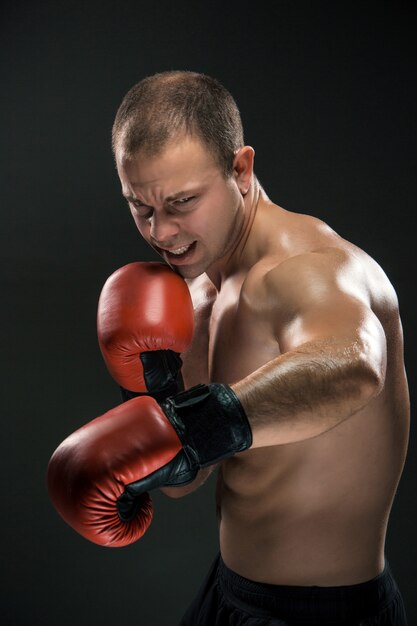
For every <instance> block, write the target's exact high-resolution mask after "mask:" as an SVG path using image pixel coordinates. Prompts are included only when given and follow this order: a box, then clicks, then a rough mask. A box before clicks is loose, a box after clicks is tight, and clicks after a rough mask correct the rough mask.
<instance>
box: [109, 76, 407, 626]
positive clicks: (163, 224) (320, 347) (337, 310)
mask: <svg viewBox="0 0 417 626" xmlns="http://www.w3.org/2000/svg"><path fill="white" fill-rule="evenodd" d="M113 148H114V153H115V159H116V164H117V169H118V174H119V177H120V180H121V185H122V193H123V195H124V196H125V197H126V199H127V201H128V203H129V207H130V210H131V213H132V216H133V219H134V221H135V223H136V226H137V228H138V230H139V232H140V234H141V235H142V237H143V238H144V239H145V240H146V241H147V242H148V243H149V244H150V245H151V246H152V247H153V248H154V249H155V250H156V251H157V252H158V253H159V254H160V255H161V256H162V258H163V259H164V261H165V262H166V263H167V264H168V265H169V266H171V267H172V268H173V269H174V270H175V271H176V272H177V273H178V274H179V275H181V276H182V277H183V278H185V279H186V282H187V283H188V286H189V290H190V293H191V296H192V301H193V306H194V315H195V332H194V337H193V340H192V343H191V346H190V347H189V349H188V350H187V351H186V352H185V353H183V354H182V359H183V368H182V374H183V378H184V383H185V389H188V388H190V387H194V386H195V385H198V384H201V383H205V384H208V385H209V386H210V384H211V383H213V382H216V383H222V384H225V385H226V386H227V387H228V388H230V389H231V390H232V391H233V392H234V393H235V394H236V396H237V399H238V401H239V403H240V405H241V407H243V411H244V414H245V415H246V417H247V420H248V422H249V425H250V437H251V441H247V443H246V445H244V448H246V449H244V451H242V452H238V453H236V454H229V455H227V458H225V460H221V461H220V462H219V463H216V464H212V465H210V466H209V467H205V468H203V469H200V471H199V473H198V475H197V476H196V477H195V478H194V480H193V481H192V482H190V483H188V484H186V485H182V486H181V481H178V484H179V486H172V487H167V486H166V484H167V482H165V483H164V481H163V479H162V480H159V482H158V481H157V482H156V484H152V486H153V487H154V486H158V487H161V488H162V490H163V491H164V492H165V493H167V494H168V495H170V496H172V497H181V496H183V495H185V494H187V493H189V492H191V491H193V490H194V489H196V488H198V487H199V486H200V485H201V484H202V483H203V482H204V480H206V478H207V476H208V475H209V474H210V472H211V471H213V469H214V468H216V469H217V470H218V488H217V493H218V516H219V532H220V553H221V556H219V557H218V558H217V559H216V561H215V563H214V564H213V567H212V569H211V571H210V573H209V575H208V578H207V580H206V582H205V583H204V585H203V587H202V589H201V591H200V593H199V594H198V596H197V598H196V600H195V602H194V603H193V605H192V606H191V607H190V609H189V610H188V612H187V614H186V616H185V617H184V618H183V621H182V622H181V624H182V625H183V626H185V625H187V626H188V625H189V626H191V625H192V626H203V625H204V626H205V625H207V626H214V625H218V626H222V625H223V624H228V625H229V624H251V625H255V624H259V625H260V624H287V623H288V624H298V623H303V624H307V623H308V624H316V625H324V624H338V625H342V624H373V625H375V624H401V625H404V624H406V618H405V611H404V607H403V604H402V599H401V595H400V592H399V591H398V589H397V587H396V585H395V582H394V580H393V578H392V575H391V573H390V570H389V566H388V564H387V563H386V561H385V555H384V542H385V535H386V529H387V523H388V518H389V513H390V509H391V506H392V503H393V499H394V496H395V492H396V489H397V485H398V482H399V480H400V476H401V472H402V469H403V465H404V462H405V457H406V449H407V441H408V429H409V398H408V388H407V380H406V374H405V370H404V362H403V338H402V329H401V321H400V317H399V310H398V302H397V298H396V294H395V292H394V289H393V287H392V286H391V284H390V282H389V280H388V278H387V277H386V275H385V274H384V272H383V270H382V269H381V268H380V266H379V265H378V264H377V263H376V262H375V261H374V260H373V259H371V258H370V257H369V256H368V255H367V254H366V253H365V252H364V251H363V250H361V249H359V248H358V247H356V246H355V245H353V244H352V243H350V242H348V241H346V240H344V239H343V238H341V237H340V236H339V235H338V234H337V233H335V232H334V231H333V230H332V229H331V228H330V227H329V226H327V225H326V224H324V223H323V222H322V221H320V220H319V219H316V218H314V217H311V216H308V215H302V214H297V213H294V212H290V211H287V210H285V209H284V208H282V207H280V206H277V205H276V204H274V203H273V202H272V201H271V200H270V199H269V198H268V196H267V194H266V192H265V191H264V189H263V188H262V186H261V184H260V183H259V181H258V180H257V178H256V176H255V174H254V170H253V164H254V150H253V148H251V147H250V146H247V145H245V144H244V141H243V132H242V128H241V122H240V116H239V112H238V109H237V107H236V105H235V103H234V101H233V99H232V98H231V96H230V94H228V92H227V91H226V90H224V88H223V87H222V86H221V85H219V84H218V82H217V81H215V80H213V79H211V78H209V77H206V76H203V75H198V74H194V73H190V72H170V73H163V74H158V75H155V76H153V77H149V78H147V79H145V80H144V81H141V83H139V84H138V85H137V86H135V87H134V88H132V90H130V92H129V93H128V94H127V95H126V97H125V99H124V101H123V102H122V104H121V106H120V108H119V111H118V114H117V116H116V120H115V124H114V129H113ZM196 419H197V418H196ZM224 456H226V455H224ZM170 484H175V481H174V483H172V481H171V482H170ZM147 487H149V484H147Z"/></svg>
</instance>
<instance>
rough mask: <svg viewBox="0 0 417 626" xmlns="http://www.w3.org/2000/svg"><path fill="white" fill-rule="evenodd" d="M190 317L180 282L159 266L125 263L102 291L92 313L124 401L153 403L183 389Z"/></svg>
mask: <svg viewBox="0 0 417 626" xmlns="http://www.w3.org/2000/svg"><path fill="white" fill-rule="evenodd" d="M193 331H194V312H193V305H192V301H191V296H190V293H189V291H188V287H187V284H186V282H185V281H184V279H183V278H182V277H181V276H179V275H178V274H176V273H175V272H174V271H173V270H172V269H171V268H170V267H168V265H164V264H163V263H159V262H137V263H129V264H128V265H125V266H124V267H121V268H120V269H118V270H116V271H115V272H114V273H113V274H112V275H111V276H110V277H109V278H108V279H107V281H106V283H105V284H104V287H103V289H102V292H101V295H100V299H99V304H98V312H97V332H98V340H99V345H100V349H101V352H102V355H103V358H104V361H105V363H106V365H107V369H108V370H109V372H110V374H111V376H112V377H113V378H114V380H115V381H116V382H117V383H118V384H119V385H120V387H121V389H122V393H123V398H124V399H125V400H127V399H129V398H132V397H134V396H136V395H139V394H149V395H152V396H153V397H155V398H156V399H158V400H163V399H165V398H166V397H168V396H169V395H172V394H175V393H177V391H179V390H181V389H182V379H181V374H180V369H181V365H182V361H181V358H180V356H179V354H180V353H181V352H184V351H185V350H186V349H187V348H188V346H189V345H190V343H191V340H192V336H193Z"/></svg>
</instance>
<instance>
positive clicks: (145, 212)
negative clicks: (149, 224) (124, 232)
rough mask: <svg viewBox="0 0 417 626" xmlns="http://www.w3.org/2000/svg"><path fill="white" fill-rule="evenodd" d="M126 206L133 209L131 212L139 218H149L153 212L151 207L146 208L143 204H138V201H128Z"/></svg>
mask: <svg viewBox="0 0 417 626" xmlns="http://www.w3.org/2000/svg"><path fill="white" fill-rule="evenodd" d="M128 204H129V206H130V207H131V208H133V210H134V211H135V213H136V214H137V215H138V216H139V217H142V218H148V217H151V215H152V211H153V209H152V207H150V206H148V205H147V204H143V203H142V202H140V200H130V201H129V202H128Z"/></svg>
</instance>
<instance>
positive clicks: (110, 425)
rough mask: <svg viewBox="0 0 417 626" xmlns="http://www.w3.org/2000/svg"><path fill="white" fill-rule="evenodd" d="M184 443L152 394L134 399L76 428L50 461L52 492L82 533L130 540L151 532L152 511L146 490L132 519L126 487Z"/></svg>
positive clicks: (101, 539)
mask: <svg viewBox="0 0 417 626" xmlns="http://www.w3.org/2000/svg"><path fill="white" fill-rule="evenodd" d="M180 449H181V442H180V440H179V438H178V436H177V434H176V432H175V430H173V428H172V426H171V425H170V423H169V422H168V421H167V419H166V418H165V416H164V414H163V413H162V411H161V410H160V408H159V405H158V404H157V403H156V402H155V400H153V398H150V397H147V396H143V397H139V398H133V399H132V400H130V401H129V402H126V403H124V404H122V405H120V406H118V407H116V408H114V409H112V410H111V411H108V412H107V413H105V414H104V415H101V416H100V417H97V418H96V419H95V420H93V421H91V422H89V423H88V424H86V425H85V426H83V427H82V428H80V429H79V430H77V431H75V433H73V434H72V435H70V436H69V437H68V438H67V439H65V440H64V441H63V442H62V443H61V445H60V446H59V447H58V448H57V449H56V450H55V452H54V454H53V455H52V457H51V460H50V461H49V465H48V491H49V496H50V498H51V500H52V502H53V504H54V506H55V508H56V510H57V511H58V513H59V514H60V515H61V517H62V518H63V519H64V520H65V521H66V522H67V523H68V524H69V525H70V526H71V527H72V528H73V529H74V530H76V531H77V532H78V533H80V535H82V536H83V537H85V538H86V539H89V540H90V541H92V542H93V543H97V544H99V545H102V546H109V547H116V548H117V547H122V546H125V545H128V544H130V543H132V542H134V541H136V540H137V539H139V538H140V537H142V535H143V534H144V533H145V532H146V530H147V529H148V527H149V525H150V523H151V521H152V514H153V507H152V501H151V498H150V496H149V494H148V493H146V492H144V493H142V494H140V496H138V498H137V499H136V503H135V504H136V506H135V510H134V512H133V515H132V514H130V515H129V517H130V519H127V520H123V519H121V517H120V515H119V511H118V507H117V500H118V498H119V497H120V496H121V495H122V494H123V492H124V490H125V486H126V485H127V484H129V483H132V482H135V481H137V480H139V479H141V478H143V477H144V476H147V475H148V474H151V473H152V472H154V471H155V470H156V469H158V468H159V467H161V465H162V466H163V465H164V464H166V463H168V462H169V461H170V460H171V459H172V458H173V457H174V456H175V455H176V454H177V453H178V451H179V450H180Z"/></svg>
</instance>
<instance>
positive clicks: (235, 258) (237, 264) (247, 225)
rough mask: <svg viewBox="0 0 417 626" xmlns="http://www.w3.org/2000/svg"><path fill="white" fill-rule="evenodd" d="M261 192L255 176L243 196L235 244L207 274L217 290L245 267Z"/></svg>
mask: <svg viewBox="0 0 417 626" xmlns="http://www.w3.org/2000/svg"><path fill="white" fill-rule="evenodd" d="M261 194H263V190H262V188H261V186H260V184H259V182H258V180H257V178H256V177H255V176H253V179H252V182H251V185H250V187H249V189H248V192H247V193H246V194H245V196H244V197H243V219H242V221H241V224H240V228H239V231H238V233H237V236H236V239H235V240H234V244H233V246H232V247H231V249H230V250H228V252H227V253H226V254H225V256H223V257H222V258H221V259H219V260H218V261H217V262H216V263H215V264H213V265H212V266H211V267H210V268H209V269H208V270H207V276H208V277H209V279H210V280H211V282H212V283H213V285H214V286H215V287H216V289H217V291H220V289H221V286H222V284H223V283H224V282H225V280H227V279H228V278H229V277H230V276H231V275H233V274H235V273H236V272H237V271H239V270H242V269H244V267H243V266H244V264H245V263H244V260H243V258H244V251H245V248H246V244H247V241H248V239H249V235H250V233H251V230H252V225H253V221H254V219H255V215H256V211H257V207H258V202H259V199H260V196H261Z"/></svg>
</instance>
